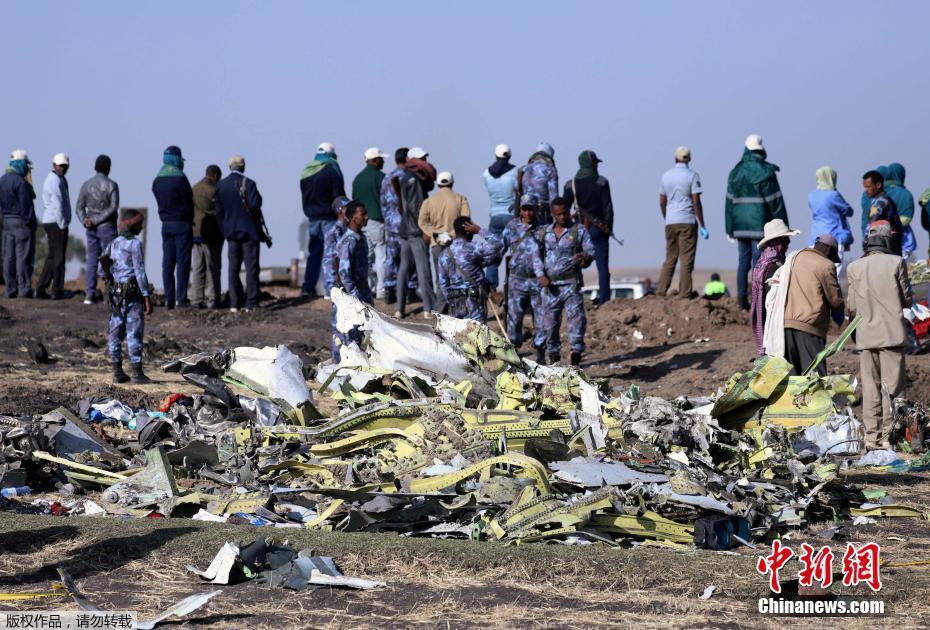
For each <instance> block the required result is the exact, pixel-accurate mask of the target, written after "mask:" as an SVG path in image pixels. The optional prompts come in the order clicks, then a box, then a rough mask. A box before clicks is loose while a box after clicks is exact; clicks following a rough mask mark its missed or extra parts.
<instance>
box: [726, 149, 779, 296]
mask: <svg viewBox="0 0 930 630" xmlns="http://www.w3.org/2000/svg"><path fill="white" fill-rule="evenodd" d="M766 157H767V154H766V152H765V147H764V146H763V145H762V136H760V135H759V134H755V133H754V134H751V135H750V136H749V137H747V138H746V146H745V149H744V150H743V157H742V158H741V159H740V161H739V162H737V164H736V166H734V167H733V170H731V171H730V175H729V177H728V178H727V200H726V233H727V237H728V238H730V239H735V240H736V242H737V243H738V246H739V267H738V268H737V272H736V294H737V298H738V299H739V307H740V308H741V309H742V310H745V311H748V310H749V291H748V281H747V277H748V275H749V272H750V270H752V268H753V267H755V266H756V261H757V260H759V241H760V240H761V239H762V237H763V227H764V226H765V224H766V223H768V222H769V221H772V220H773V219H781V220H782V221H784V222H785V225H788V211H787V210H786V209H785V200H784V199H783V198H782V194H781V187H780V186H779V185H778V177H777V175H776V174H777V173H778V167H777V166H775V165H774V164H771V163H769V162H767V161H766Z"/></svg>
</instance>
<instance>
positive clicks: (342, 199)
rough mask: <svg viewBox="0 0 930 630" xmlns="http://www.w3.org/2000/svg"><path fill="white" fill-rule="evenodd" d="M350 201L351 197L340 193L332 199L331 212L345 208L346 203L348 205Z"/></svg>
mask: <svg viewBox="0 0 930 630" xmlns="http://www.w3.org/2000/svg"><path fill="white" fill-rule="evenodd" d="M350 201H351V199H349V198H348V197H346V196H345V195H340V196H339V197H336V198H335V199H333V205H332V206H331V207H332V209H333V212H339V211H340V210H342V209H343V208H345V207H346V206H347V205H349V202H350Z"/></svg>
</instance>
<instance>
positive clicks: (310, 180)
mask: <svg viewBox="0 0 930 630" xmlns="http://www.w3.org/2000/svg"><path fill="white" fill-rule="evenodd" d="M345 194H346V187H345V181H344V180H343V178H342V169H340V168H339V162H337V161H336V149H335V147H333V145H332V144H330V143H329V142H322V143H320V145H319V146H318V147H317V148H316V155H315V156H313V159H312V160H310V162H308V163H307V165H306V166H305V167H304V170H303V172H302V173H301V174H300V195H301V198H302V199H303V209H304V215H306V217H307V219H308V220H309V231H310V234H309V236H310V238H309V241H308V252H307V266H306V269H305V270H304V283H303V287H302V288H301V292H300V294H301V296H303V297H306V298H312V297H319V294H318V293H317V283H318V282H319V280H320V268H321V264H322V261H323V238H324V236H325V235H326V231H327V230H328V229H329V228H330V227H332V225H333V224H334V223H335V222H336V214H335V213H334V212H333V202H334V201H335V200H336V198H337V197H343V196H345Z"/></svg>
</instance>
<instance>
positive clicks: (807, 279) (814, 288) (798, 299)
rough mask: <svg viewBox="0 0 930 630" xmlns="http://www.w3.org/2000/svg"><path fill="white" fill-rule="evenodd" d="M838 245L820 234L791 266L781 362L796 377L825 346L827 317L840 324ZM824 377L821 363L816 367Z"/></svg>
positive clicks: (828, 320)
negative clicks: (784, 361) (837, 266)
mask: <svg viewBox="0 0 930 630" xmlns="http://www.w3.org/2000/svg"><path fill="white" fill-rule="evenodd" d="M837 249H838V244H837V242H836V239H835V238H833V235H832V234H821V235H820V236H818V237H817V241H816V242H815V243H814V246H813V247H810V248H808V249H804V250H801V251H800V252H798V253H797V255H796V256H795V258H794V263H793V264H792V265H791V274H790V277H789V280H788V293H787V294H786V299H785V359H787V360H788V362H789V363H791V365H792V368H793V369H792V374H794V375H796V376H797V375H800V374H803V373H804V370H806V369H807V368H808V366H810V364H811V363H813V362H814V359H815V358H816V357H817V355H818V354H819V353H820V352H821V351H822V350H823V349H824V348H826V346H827V331H828V330H829V329H830V319H831V315H832V317H833V318H834V319H835V321H837V324H840V323H842V321H843V310H844V308H845V303H844V302H843V294H842V292H841V291H840V285H839V283H838V282H837V280H836V268H835V267H834V266H833V265H834V264H836V263H837V262H839V255H838V252H837ZM817 372H818V373H819V374H820V376H826V375H827V366H826V362H825V361H821V362H820V365H818V366H817Z"/></svg>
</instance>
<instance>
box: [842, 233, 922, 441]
mask: <svg viewBox="0 0 930 630" xmlns="http://www.w3.org/2000/svg"><path fill="white" fill-rule="evenodd" d="M892 241H893V234H892V229H891V226H890V225H889V224H888V223H887V222H885V221H877V222H874V223H872V225H871V226H870V227H869V231H868V233H867V237H866V242H865V255H864V256H863V257H862V258H860V259H859V260H856V261H855V262H852V263H850V265H849V267H848V268H847V270H846V277H847V279H848V280H849V295H848V297H847V301H846V308H847V310H848V314H849V318H850V319H852V318H854V317H855V316H856V315H861V316H862V321H861V322H860V323H859V327H858V328H856V337H855V339H856V346H857V347H858V349H859V372H860V374H859V380H860V382H861V384H862V422H863V424H864V425H865V448H866V449H876V448H889V447H890V446H891V445H890V444H889V443H888V434H889V431H890V429H891V425H892V422H893V420H894V418H893V414H892V410H891V403H892V401H893V400H894V399H895V398H896V397H898V396H901V395H903V394H904V388H905V376H904V355H905V352H904V348H905V345H906V343H907V332H906V328H905V326H906V325H907V324H906V322H905V320H904V318H903V317H902V315H901V312H902V310H903V309H905V308H909V307H910V306H911V284H910V280H909V279H908V275H907V264H906V263H905V262H904V260H903V259H902V258H901V257H900V256H899V255H897V252H896V251H895V249H894V245H893V243H892Z"/></svg>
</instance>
